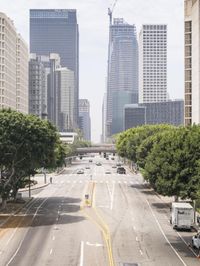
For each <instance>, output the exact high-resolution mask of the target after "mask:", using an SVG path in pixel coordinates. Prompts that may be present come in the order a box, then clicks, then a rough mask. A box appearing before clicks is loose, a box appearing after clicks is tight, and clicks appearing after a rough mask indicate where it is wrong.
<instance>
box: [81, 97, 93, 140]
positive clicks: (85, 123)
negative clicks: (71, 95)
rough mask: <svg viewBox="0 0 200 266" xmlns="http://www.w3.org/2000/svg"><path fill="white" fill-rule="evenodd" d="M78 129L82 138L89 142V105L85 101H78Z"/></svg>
mask: <svg viewBox="0 0 200 266" xmlns="http://www.w3.org/2000/svg"><path fill="white" fill-rule="evenodd" d="M79 128H80V130H81V131H82V133H83V138H84V139H85V140H87V141H91V119H90V103H89V101H88V100H87V99H79Z"/></svg>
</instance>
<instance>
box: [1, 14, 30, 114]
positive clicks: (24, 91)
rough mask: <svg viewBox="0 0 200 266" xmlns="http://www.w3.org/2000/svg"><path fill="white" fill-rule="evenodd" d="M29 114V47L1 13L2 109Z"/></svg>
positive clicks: (8, 19) (9, 20)
mask: <svg viewBox="0 0 200 266" xmlns="http://www.w3.org/2000/svg"><path fill="white" fill-rule="evenodd" d="M2 108H11V109H14V110H18V111H20V112H23V113H28V47H27V44H26V43H25V42H24V41H23V39H22V38H21V36H20V35H18V34H17V32H16V29H15V27H14V24H13V21H12V20H11V19H10V18H8V17H7V16H6V15H5V14H4V13H0V109H2Z"/></svg>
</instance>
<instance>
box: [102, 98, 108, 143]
mask: <svg viewBox="0 0 200 266" xmlns="http://www.w3.org/2000/svg"><path fill="white" fill-rule="evenodd" d="M106 101H107V94H106V93H104V96H103V104H102V134H101V142H102V143H104V142H105V141H106V123H105V122H106V106H107V105H106Z"/></svg>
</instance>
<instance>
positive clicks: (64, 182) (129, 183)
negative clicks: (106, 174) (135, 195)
mask: <svg viewBox="0 0 200 266" xmlns="http://www.w3.org/2000/svg"><path fill="white" fill-rule="evenodd" d="M89 182H93V183H95V184H125V185H134V184H139V182H138V181H137V180H135V181H126V180H92V181H91V180H65V181H63V180H61V181H59V180H56V181H55V182H54V183H55V184H84V183H89Z"/></svg>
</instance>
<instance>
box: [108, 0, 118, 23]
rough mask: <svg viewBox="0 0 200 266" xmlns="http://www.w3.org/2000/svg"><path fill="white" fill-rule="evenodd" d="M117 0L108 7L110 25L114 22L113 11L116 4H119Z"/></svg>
mask: <svg viewBox="0 0 200 266" xmlns="http://www.w3.org/2000/svg"><path fill="white" fill-rule="evenodd" d="M117 1H118V0H115V2H114V3H113V5H112V7H111V8H108V16H109V18H110V25H111V24H112V13H113V11H114V8H115V6H116V4H117Z"/></svg>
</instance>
